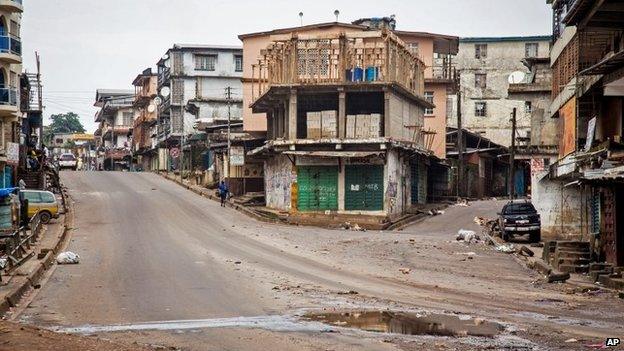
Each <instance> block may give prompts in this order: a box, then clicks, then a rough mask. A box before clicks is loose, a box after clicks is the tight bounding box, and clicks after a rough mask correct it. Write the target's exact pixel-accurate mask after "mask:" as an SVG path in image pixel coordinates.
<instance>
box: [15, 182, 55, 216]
mask: <svg viewBox="0 0 624 351" xmlns="http://www.w3.org/2000/svg"><path fill="white" fill-rule="evenodd" d="M20 196H21V197H22V199H24V200H28V219H30V218H33V217H34V216H35V215H36V214H37V212H39V216H40V218H41V222H43V223H49V222H50V219H52V218H58V216H59V204H58V201H57V200H56V196H54V194H53V193H51V192H49V191H43V190H21V191H20Z"/></svg>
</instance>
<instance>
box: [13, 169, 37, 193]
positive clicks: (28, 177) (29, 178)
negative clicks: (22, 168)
mask: <svg viewBox="0 0 624 351" xmlns="http://www.w3.org/2000/svg"><path fill="white" fill-rule="evenodd" d="M19 179H23V180H24V182H25V183H26V189H43V171H36V172H35V171H26V172H23V173H21V172H20V175H19V177H18V181H19ZM16 185H17V184H16Z"/></svg>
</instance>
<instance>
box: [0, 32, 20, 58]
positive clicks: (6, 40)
mask: <svg viewBox="0 0 624 351" xmlns="http://www.w3.org/2000/svg"><path fill="white" fill-rule="evenodd" d="M0 52H1V53H9V54H14V55H17V56H22V42H21V40H20V38H18V37H16V36H13V35H0Z"/></svg>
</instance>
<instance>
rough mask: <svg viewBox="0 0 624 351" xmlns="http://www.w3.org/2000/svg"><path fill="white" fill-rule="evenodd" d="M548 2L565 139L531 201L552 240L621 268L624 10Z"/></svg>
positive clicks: (593, 1) (615, 5) (554, 110)
mask: <svg viewBox="0 0 624 351" xmlns="http://www.w3.org/2000/svg"><path fill="white" fill-rule="evenodd" d="M547 3H549V4H551V5H552V8H553V34H554V36H553V39H554V44H553V47H552V50H551V52H550V59H551V66H552V70H553V79H552V104H551V106H550V114H551V115H552V116H553V117H554V118H558V119H559V122H560V123H559V126H560V135H561V137H560V144H559V160H558V161H557V162H556V163H555V164H554V165H552V166H551V167H550V170H549V173H548V174H542V175H540V177H538V179H537V181H539V187H536V188H535V189H534V196H533V197H534V198H535V199H537V200H538V203H539V204H540V211H541V213H542V223H543V226H544V227H545V229H546V231H547V233H549V234H551V235H552V236H553V237H558V238H581V239H583V240H586V241H589V242H590V243H591V248H592V258H593V259H595V260H597V261H602V262H606V263H608V264H611V265H614V266H622V265H624V219H623V218H624V217H623V216H622V215H621V214H622V208H624V186H623V182H622V180H623V179H624V152H623V151H622V150H624V140H623V137H622V136H623V135H624V127H623V126H624V120H623V119H624V35H623V33H624V21H623V19H624V8H623V7H622V6H621V3H620V2H618V1H599V0H548V1H547ZM601 282H602V281H601ZM603 283H605V284H606V282H603Z"/></svg>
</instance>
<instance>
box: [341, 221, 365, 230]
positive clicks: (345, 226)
mask: <svg viewBox="0 0 624 351" xmlns="http://www.w3.org/2000/svg"><path fill="white" fill-rule="evenodd" d="M342 229H344V230H352V231H354V232H365V231H366V229H364V228H362V227H360V226H359V225H358V224H357V223H354V224H351V222H345V223H344V224H343V225H342Z"/></svg>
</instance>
